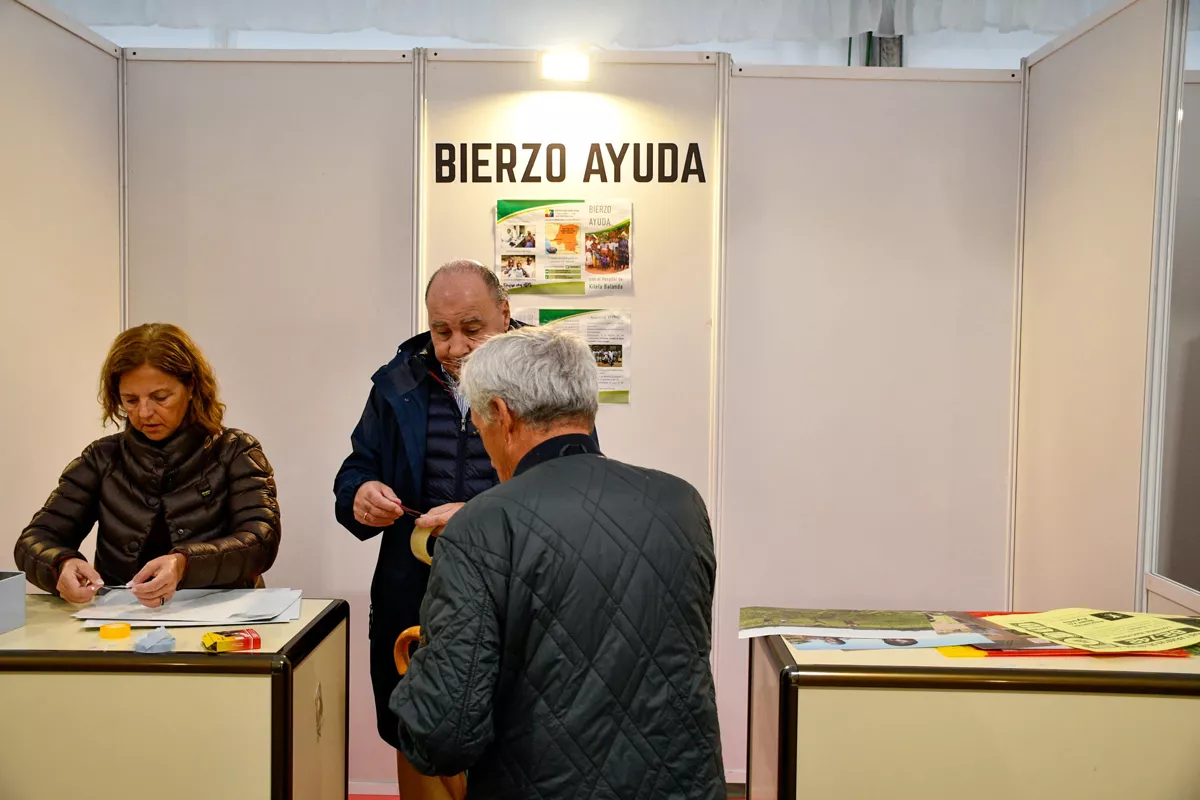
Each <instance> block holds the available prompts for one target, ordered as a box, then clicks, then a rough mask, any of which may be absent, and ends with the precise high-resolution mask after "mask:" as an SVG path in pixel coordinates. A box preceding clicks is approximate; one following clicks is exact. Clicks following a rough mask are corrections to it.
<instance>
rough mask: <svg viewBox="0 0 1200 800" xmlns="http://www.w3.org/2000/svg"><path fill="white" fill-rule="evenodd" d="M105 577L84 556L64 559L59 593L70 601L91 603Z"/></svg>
mask: <svg viewBox="0 0 1200 800" xmlns="http://www.w3.org/2000/svg"><path fill="white" fill-rule="evenodd" d="M103 585H104V579H103V578H101V577H100V573H99V572H96V570H95V569H94V568H93V567H92V565H91V564H89V563H88V562H86V561H84V560H83V559H82V558H72V559H70V560H68V561H64V562H63V563H62V566H61V567H59V570H58V585H57V586H56V587H55V588H56V589H57V590H58V595H59V597H61V598H62V599H63V600H66V601H67V602H68V603H90V602H92V599H93V598H94V597H95V596H96V592H98V591H99V590H100V587H101V586H103Z"/></svg>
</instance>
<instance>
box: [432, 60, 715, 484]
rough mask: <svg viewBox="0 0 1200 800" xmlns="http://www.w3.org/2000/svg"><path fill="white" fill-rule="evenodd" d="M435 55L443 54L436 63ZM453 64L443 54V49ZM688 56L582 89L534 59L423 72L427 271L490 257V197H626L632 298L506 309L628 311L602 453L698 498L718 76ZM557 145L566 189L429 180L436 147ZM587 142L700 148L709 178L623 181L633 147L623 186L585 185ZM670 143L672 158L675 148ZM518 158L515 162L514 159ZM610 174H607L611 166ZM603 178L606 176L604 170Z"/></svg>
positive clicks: (439, 65) (604, 76)
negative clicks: (551, 77) (692, 490)
mask: <svg viewBox="0 0 1200 800" xmlns="http://www.w3.org/2000/svg"><path fill="white" fill-rule="evenodd" d="M445 56H446V54H442V56H441V57H445ZM449 57H450V58H453V57H454V56H453V54H451V55H450V56H449ZM702 59H703V56H700V55H697V56H695V61H694V62H692V63H681V64H620V63H614V62H602V63H597V64H594V65H593V71H594V77H593V80H592V82H591V83H590V84H588V85H587V88H586V90H583V91H577V92H568V91H558V90H556V88H557V87H555V86H554V85H553V84H545V83H543V82H542V81H540V79H539V78H538V75H537V64H536V63H535V62H534V61H522V62H504V63H499V62H485V61H474V62H472V61H444V60H439V58H431V60H430V63H429V66H428V71H427V74H426V95H427V114H428V121H427V125H428V142H429V147H428V150H427V152H426V164H427V167H426V169H427V170H429V172H428V174H429V175H430V176H431V177H430V181H429V183H428V184H427V192H426V197H427V200H426V209H427V211H426V215H427V216H426V219H425V237H426V243H427V244H426V247H427V251H426V259H425V266H426V270H427V274H428V271H429V270H432V269H435V268H436V267H437V266H438V265H439V264H442V263H445V262H446V261H449V260H451V259H454V258H463V257H467V258H476V259H479V260H480V261H483V262H484V263H486V264H491V263H492V262H493V260H494V258H493V249H494V244H493V241H492V230H493V228H494V221H495V203H496V200H499V199H531V198H540V199H556V198H558V199H566V198H574V197H579V198H583V199H592V198H596V199H599V200H603V199H606V198H608V199H629V200H632V201H633V259H634V263H633V286H634V291H633V294H632V295H629V296H609V297H574V298H571V297H553V296H543V297H540V298H539V297H538V296H536V295H519V296H514V297H513V300H512V303H513V306H514V307H523V308H529V307H566V308H629V309H631V310H632V312H633V343H632V346H631V353H632V355H631V357H630V358H629V359H628V361H627V364H628V366H629V368H630V370H631V371H632V390H631V394H630V404H629V405H628V406H616V405H610V406H601V410H600V417H599V419H598V421H597V423H596V424H597V429H598V432H599V435H600V445H601V447H602V448H603V449H604V451H605V453H607V454H608V455H610V456H613V457H614V458H619V459H621V460H623V461H627V462H630V463H633V464H640V465H643V466H647V467H653V468H655V469H662V470H666V471H667V472H671V473H674V474H676V475H679V476H680V477H682V478H684V479H685V480H687V481H689V482H691V483H692V485H694V486H695V487H696V488H697V489H699V490H700V491H701V492H702V493H704V494H705V496H706V498H707V499H710V500H711V498H709V497H708V495H709V492H708V484H709V470H708V457H709V443H708V429H709V417H710V406H709V387H710V380H709V353H710V348H709V342H710V337H711V335H712V332H711V327H710V324H709V321H710V315H711V307H712V263H713V250H712V247H713V221H714V205H713V204H714V202H715V196H714V186H715V184H714V183H713V181H714V179H715V178H716V169H717V155H718V154H717V147H716V140H715V134H716V131H715V125H714V121H713V119H714V117H713V115H714V113H715V111H716V104H717V72H716V69H717V68H716V66H715V65H714V64H712V63H708V64H706V63H704V61H703V60H702ZM464 141H465V142H545V143H549V142H560V143H562V144H564V145H565V146H566V151H567V165H566V169H567V180H566V181H565V182H563V183H545V182H543V183H540V184H520V183H518V184H509V183H504V184H495V183H434V182H433V179H432V175H433V171H432V169H433V167H432V157H433V144H434V143H436V142H464ZM591 142H614V143H619V142H643V143H644V142H680V143H686V142H699V143H700V147H701V151H702V155H703V158H704V167H705V175H706V177H707V179H708V182H707V183H703V184H701V183H697V182H696V181H695V180H694V179H693V180H691V181H690V182H689V183H686V184H685V183H665V184H659V183H634V182H633V181H632V154H630V155H628V156H627V157H626V160H625V164H624V169H623V176H622V177H623V180H622V182H621V183H619V184H618V183H612V182H610V183H597V182H591V183H582V182H581V179H582V177H583V172H584V165H585V163H586V158H587V152H588V146H589V144H590V143H591ZM683 152H684V151H683V148H681V153H680V156H681V158H682V156H683ZM520 161H521V163H522V164H523V163H524V156H523V155H521V156H520ZM610 172H611V170H610ZM610 178H611V175H610Z"/></svg>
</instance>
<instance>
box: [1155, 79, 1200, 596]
mask: <svg viewBox="0 0 1200 800" xmlns="http://www.w3.org/2000/svg"><path fill="white" fill-rule="evenodd" d="M1190 77H1194V78H1195V80H1196V81H1197V82H1195V83H1188V84H1186V85H1185V87H1184V93H1183V106H1184V116H1183V120H1184V124H1183V136H1182V141H1181V143H1180V154H1179V182H1178V184H1177V186H1178V201H1177V205H1176V208H1175V255H1174V259H1173V260H1174V269H1173V276H1172V279H1171V327H1170V333H1169V335H1168V338H1167V348H1168V350H1167V387H1166V393H1167V409H1166V411H1167V415H1166V424H1165V430H1164V433H1163V489H1162V491H1163V495H1162V504H1161V508H1162V524H1161V530H1160V532H1159V544H1158V564H1157V569H1156V570H1155V571H1157V572H1158V573H1160V574H1162V575H1164V576H1166V577H1168V578H1170V579H1171V580H1173V581H1176V582H1177V583H1182V584H1184V585H1185V586H1188V587H1190V588H1192V589H1195V590H1197V591H1200V537H1198V536H1197V535H1196V531H1197V530H1200V492H1198V491H1196V487H1197V486H1200V125H1198V124H1197V122H1196V120H1197V118H1198V115H1200V74H1196V75H1193V76H1190Z"/></svg>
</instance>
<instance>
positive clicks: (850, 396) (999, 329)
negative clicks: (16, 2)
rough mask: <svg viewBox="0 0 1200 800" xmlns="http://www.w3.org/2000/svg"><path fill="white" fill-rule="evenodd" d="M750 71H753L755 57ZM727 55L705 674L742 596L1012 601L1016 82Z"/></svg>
mask: <svg viewBox="0 0 1200 800" xmlns="http://www.w3.org/2000/svg"><path fill="white" fill-rule="evenodd" d="M763 72H766V71H765V70H764V71H763ZM757 74H762V72H759V73H756V72H754V71H751V70H749V69H747V70H745V71H742V72H739V71H738V70H737V69H735V72H734V78H733V82H732V88H731V93H732V97H731V105H730V123H729V125H730V131H729V148H730V149H729V197H728V208H729V218H728V222H727V235H728V240H727V252H728V273H727V274H728V280H727V313H726V318H725V325H726V330H727V333H726V336H727V341H726V344H725V381H724V402H723V414H724V416H723V427H724V438H723V452H724V463H723V465H722V494H721V497H720V506H721V526H722V531H723V535H722V539H721V552H720V570H719V572H718V580H719V586H720V592H719V601H718V602H719V606H718V609H717V613H718V630H719V631H720V635H721V639H720V643H719V647H718V651H717V653H718V661H717V690H718V700H719V707H720V713H721V725H722V732H723V739H724V745H725V760H726V765H727V767H728V768H730V769H736V768H741V767H742V766H743V765H744V760H745V752H746V750H745V747H746V741H745V731H746V685H747V683H746V682H747V648H746V646H745V643H744V642H740V641H737V639H736V636H737V623H738V609H739V608H740V607H742V606H749V605H779V606H792V607H809V608H939V607H948V608H968V609H990V608H998V607H1001V606H1003V605H1004V603H1005V600H1006V598H1005V590H1006V553H1007V524H1006V520H1007V510H1008V503H1009V491H1010V487H1009V458H1008V454H1009V443H1010V421H1011V409H1010V405H1011V403H1010V398H1011V394H1012V393H1011V386H1010V380H1011V366H1012V344H1013V298H1014V268H1015V260H1016V259H1015V252H1014V231H1015V227H1016V209H1017V164H1018V146H1019V141H1018V133H1019V122H1020V98H1021V86H1020V83H1019V80H1017V79H1016V77H1015V76H1014V75H1013V73H1011V72H1000V73H990V72H982V73H974V74H971V75H970V77H968V76H967V74H965V73H957V74H955V73H946V72H928V71H921V70H912V71H908V70H904V71H900V70H882V69H877V68H870V69H856V70H834V71H821V70H806V71H799V72H791V73H789V72H786V71H780V70H771V71H769V72H767V74H770V75H773V76H776V77H757V76H756V75H757Z"/></svg>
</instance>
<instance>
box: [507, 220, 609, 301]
mask: <svg viewBox="0 0 1200 800" xmlns="http://www.w3.org/2000/svg"><path fill="white" fill-rule="evenodd" d="M495 241H496V244H495V249H496V253H495V256H496V263H495V269H496V271H497V272H498V273H499V275H500V278H501V281H502V282H503V283H504V287H505V288H506V289H508V291H509V292H510V293H512V294H559V295H584V294H586V295H593V294H594V295H603V294H628V293H630V292H632V290H633V276H632V272H633V269H632V268H633V208H632V204H631V203H630V202H629V201H627V200H605V201H591V200H499V201H497V203H496V228H495ZM531 251H532V256H533V259H532V260H531V261H525V262H523V263H520V264H518V263H517V262H516V261H514V260H513V259H512V258H509V257H510V256H514V255H516V254H518V253H524V254H530V253H531Z"/></svg>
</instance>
